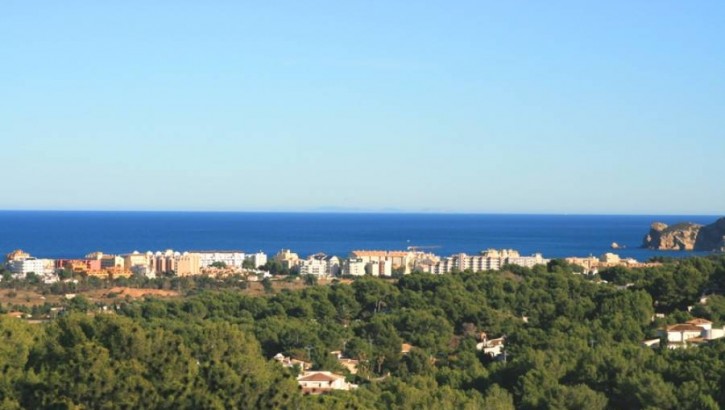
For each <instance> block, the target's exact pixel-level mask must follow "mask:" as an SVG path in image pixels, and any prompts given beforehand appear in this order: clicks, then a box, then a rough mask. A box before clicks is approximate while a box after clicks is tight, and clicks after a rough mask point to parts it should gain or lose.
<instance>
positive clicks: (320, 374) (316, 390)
mask: <svg viewBox="0 0 725 410" xmlns="http://www.w3.org/2000/svg"><path fill="white" fill-rule="evenodd" d="M297 383H298V384H299V386H300V388H301V389H302V393H304V394H323V393H329V392H330V391H332V390H352V389H356V388H357V384H352V383H348V382H347V381H346V380H345V376H342V375H339V374H335V373H332V372H327V371H311V372H303V373H302V374H300V375H299V376H298V377H297Z"/></svg>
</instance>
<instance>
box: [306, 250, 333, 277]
mask: <svg viewBox="0 0 725 410" xmlns="http://www.w3.org/2000/svg"><path fill="white" fill-rule="evenodd" d="M298 266H299V269H300V275H315V276H337V275H339V274H340V259H339V258H338V257H337V256H327V255H325V254H324V253H316V254H314V255H311V256H310V257H308V258H307V259H303V260H301V261H299V265H298Z"/></svg>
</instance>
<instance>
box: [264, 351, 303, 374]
mask: <svg viewBox="0 0 725 410" xmlns="http://www.w3.org/2000/svg"><path fill="white" fill-rule="evenodd" d="M273 359H274V360H276V361H277V362H278V363H279V364H281V365H282V367H286V368H289V367H294V366H298V367H299V368H300V371H302V372H304V371H305V370H307V369H310V368H312V363H310V362H306V361H304V360H298V359H293V358H291V357H288V356H285V355H283V354H282V353H277V354H276V355H274V357H273Z"/></svg>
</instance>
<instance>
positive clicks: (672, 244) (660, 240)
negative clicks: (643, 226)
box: [642, 218, 725, 251]
mask: <svg viewBox="0 0 725 410" xmlns="http://www.w3.org/2000/svg"><path fill="white" fill-rule="evenodd" d="M642 247H643V248H648V249H657V250H679V251H692V250H695V251H725V218H720V219H718V220H717V221H715V222H714V223H712V224H710V225H704V226H703V225H698V224H694V223H690V222H685V223H679V224H676V225H672V226H667V225H666V224H663V223H662V222H655V223H653V224H652V226H650V230H649V233H648V234H647V235H646V236H645V237H644V240H643V241H642Z"/></svg>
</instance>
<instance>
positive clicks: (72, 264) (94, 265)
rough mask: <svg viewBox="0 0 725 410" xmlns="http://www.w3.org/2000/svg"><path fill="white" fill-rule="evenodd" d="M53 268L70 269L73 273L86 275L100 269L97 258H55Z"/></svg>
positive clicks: (99, 262)
mask: <svg viewBox="0 0 725 410" xmlns="http://www.w3.org/2000/svg"><path fill="white" fill-rule="evenodd" d="M54 268H55V269H70V270H71V271H73V272H74V273H78V274H84V275H87V274H89V273H91V274H92V273H96V272H99V271H101V261H99V260H98V259H56V260H55V263H54Z"/></svg>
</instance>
